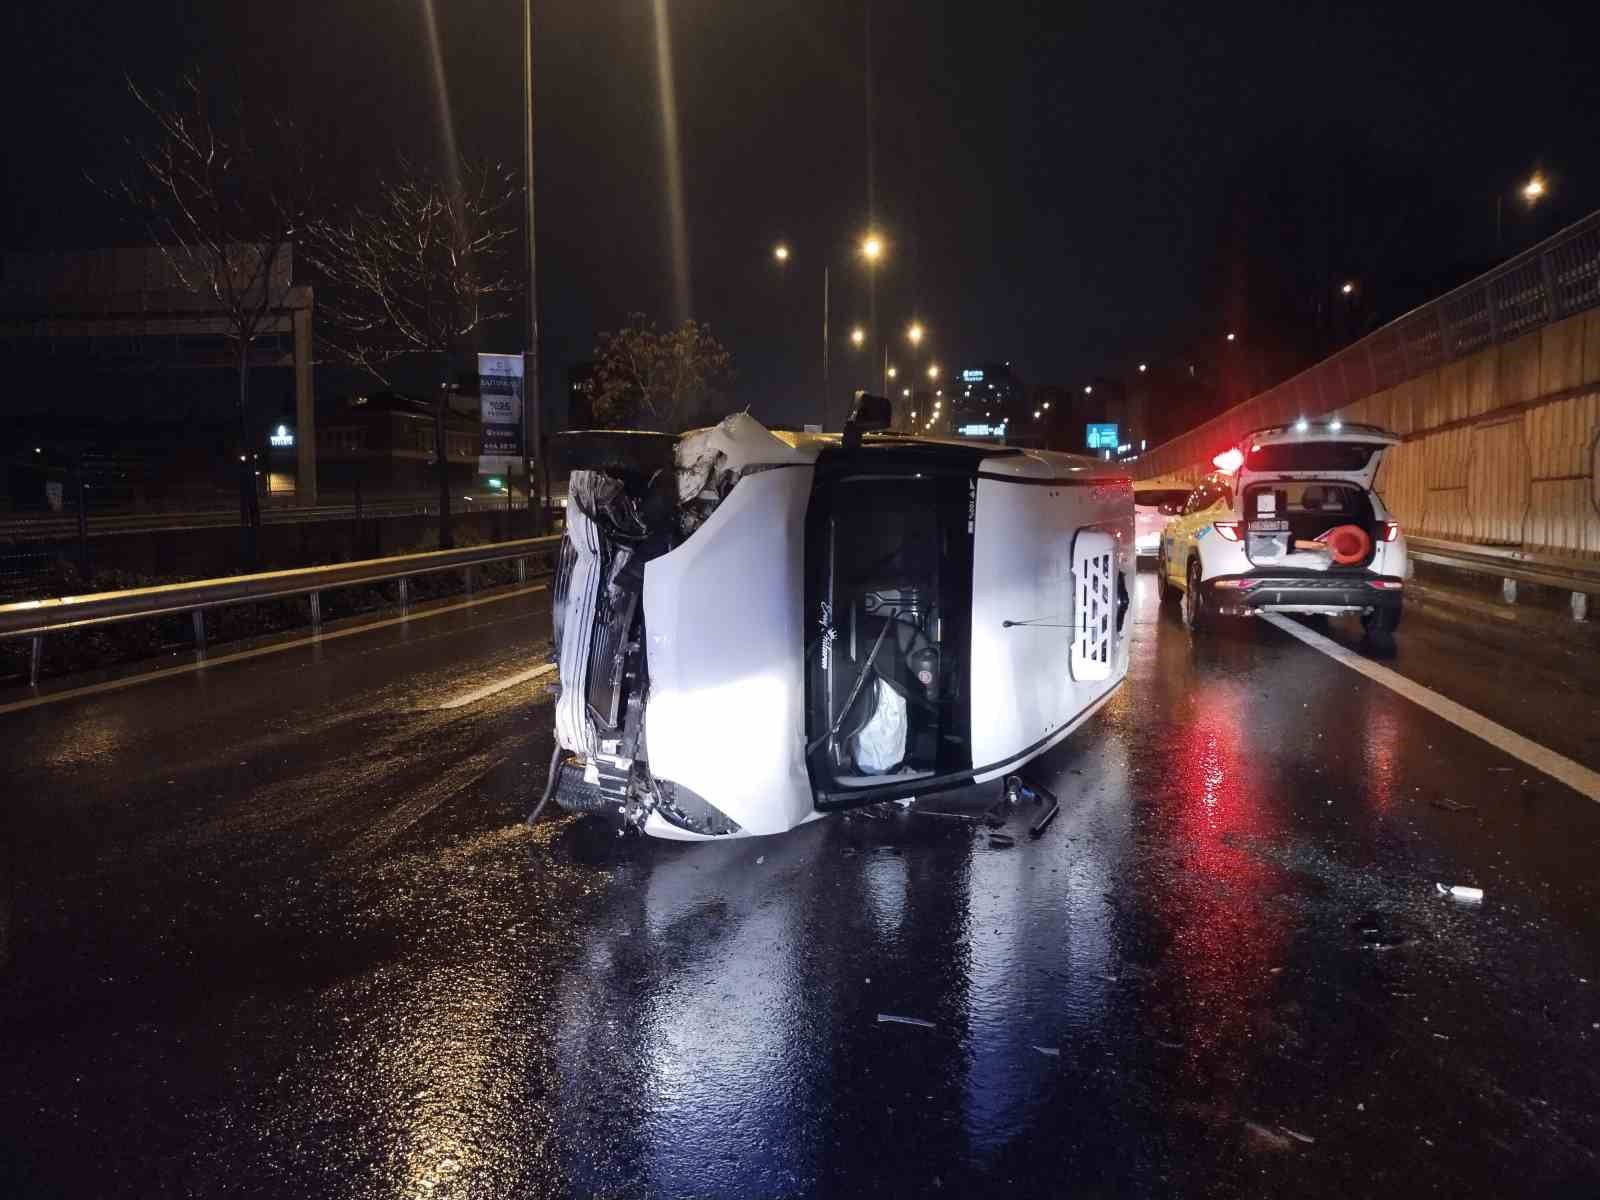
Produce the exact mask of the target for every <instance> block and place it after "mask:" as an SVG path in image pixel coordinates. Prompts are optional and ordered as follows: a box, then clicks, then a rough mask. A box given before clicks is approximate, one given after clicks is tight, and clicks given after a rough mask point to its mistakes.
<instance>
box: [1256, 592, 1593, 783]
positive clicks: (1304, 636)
mask: <svg viewBox="0 0 1600 1200" xmlns="http://www.w3.org/2000/svg"><path fill="white" fill-rule="evenodd" d="M1262 619H1263V620H1265V621H1267V622H1269V623H1270V624H1272V625H1276V626H1277V627H1278V628H1279V629H1281V630H1283V631H1284V632H1285V633H1287V634H1288V635H1289V636H1290V637H1294V638H1299V639H1300V640H1301V641H1302V642H1304V643H1305V644H1306V645H1308V646H1311V647H1313V648H1314V649H1317V650H1320V651H1322V652H1323V653H1324V654H1326V655H1327V656H1328V657H1329V658H1332V659H1334V660H1336V661H1338V662H1341V663H1343V664H1344V665H1345V666H1347V667H1349V668H1350V669H1351V670H1352V671H1355V672H1357V673H1359V674H1362V675H1365V676H1366V677H1367V678H1368V679H1370V680H1372V681H1373V682H1374V683H1381V684H1382V685H1383V686H1384V687H1386V688H1388V689H1389V690H1390V691H1394V692H1398V693H1399V694H1400V695H1402V696H1404V697H1405V698H1406V699H1407V700H1410V701H1411V702H1412V703H1413V704H1420V705H1421V706H1422V707H1423V708H1425V709H1427V710H1428V711H1429V712H1431V713H1433V714H1434V716H1436V717H1443V718H1444V719H1445V720H1446V721H1449V722H1450V724H1452V725H1454V726H1456V727H1457V728H1460V729H1465V730H1466V731H1467V732H1468V733H1471V734H1475V735H1476V736H1478V737H1480V738H1482V739H1483V740H1484V741H1486V742H1488V743H1489V744H1490V745H1491V746H1494V747H1496V748H1497V749H1500V750H1504V751H1505V752H1506V753H1507V754H1509V755H1511V757H1512V758H1516V759H1520V760H1521V761H1523V762H1525V763H1527V764H1528V766H1530V767H1532V768H1533V769H1534V770H1536V771H1542V772H1544V773H1545V774H1546V775H1548V776H1550V777H1551V778H1552V779H1558V780H1560V781H1561V782H1562V783H1564V784H1566V785H1567V786H1568V787H1569V788H1571V789H1572V790H1573V791H1575V792H1577V793H1579V794H1580V795H1584V796H1587V797H1589V799H1591V800H1594V801H1600V772H1597V771H1591V770H1590V769H1589V768H1588V767H1586V766H1584V765H1583V764H1582V763H1577V762H1573V761H1572V759H1570V758H1567V757H1566V756H1565V755H1561V754H1557V753H1556V752H1555V751H1554V750H1551V749H1548V748H1546V747H1544V746H1541V745H1540V744H1539V743H1538V742H1535V741H1530V740H1529V739H1528V738H1525V737H1523V736H1522V735H1521V734H1520V733H1513V732H1512V731H1511V730H1509V729H1507V728H1506V727H1505V726H1504V725H1500V724H1497V723H1496V722H1494V721H1491V720H1490V719H1489V718H1488V717H1486V716H1483V715H1482V714H1481V713H1476V712H1474V711H1473V710H1472V709H1470V708H1467V707H1466V706H1465V705H1461V704H1457V703H1456V702H1455V701H1454V700H1451V699H1448V698H1446V697H1444V696H1441V695H1440V694H1439V693H1438V692H1436V691H1434V690H1433V689H1432V688H1427V687H1423V686H1422V685H1421V684H1420V683H1415V682H1413V681H1412V680H1410V679H1407V678H1406V677H1405V676H1404V675H1402V674H1400V673H1399V672H1398V671H1392V670H1390V669H1389V668H1388V667H1385V666H1381V665H1379V664H1378V663H1375V662H1373V661H1372V660H1371V659H1370V658H1365V657H1363V656H1362V655H1360V654H1357V653H1356V652H1355V651H1354V650H1351V649H1349V648H1348V647H1346V646H1341V645H1340V644H1339V643H1338V642H1336V641H1334V640H1333V639H1332V638H1328V637H1324V636H1323V635H1322V634H1320V633H1317V632H1316V631H1314V630H1311V629H1307V628H1306V627H1305V626H1304V625H1301V624H1299V623H1298V622H1296V621H1291V620H1289V618H1287V617H1285V616H1281V615H1279V614H1277V613H1268V614H1267V615H1266V616H1265V617H1263V618H1262Z"/></svg>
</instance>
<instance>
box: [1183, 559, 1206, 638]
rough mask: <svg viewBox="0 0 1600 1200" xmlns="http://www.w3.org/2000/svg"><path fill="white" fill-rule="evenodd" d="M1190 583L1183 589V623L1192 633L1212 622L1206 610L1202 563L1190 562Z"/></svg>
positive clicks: (1198, 631)
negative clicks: (1201, 582)
mask: <svg viewBox="0 0 1600 1200" xmlns="http://www.w3.org/2000/svg"><path fill="white" fill-rule="evenodd" d="M1187 578H1188V583H1187V584H1186V585H1185V587H1184V589H1183V625H1184V628H1185V629H1187V630H1188V631H1189V632H1190V633H1200V632H1201V631H1203V630H1205V629H1206V628H1207V627H1208V626H1209V625H1210V624H1211V618H1210V616H1209V614H1207V612H1206V596H1205V590H1204V589H1203V588H1201V586H1200V564H1199V562H1197V561H1195V560H1193V559H1191V560H1190V562H1189V574H1188V576H1187Z"/></svg>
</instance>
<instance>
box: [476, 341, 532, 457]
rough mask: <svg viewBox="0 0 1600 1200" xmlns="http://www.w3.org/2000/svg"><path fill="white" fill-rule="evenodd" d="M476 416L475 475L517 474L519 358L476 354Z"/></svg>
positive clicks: (520, 448)
mask: <svg viewBox="0 0 1600 1200" xmlns="http://www.w3.org/2000/svg"><path fill="white" fill-rule="evenodd" d="M478 416H479V419H480V420H481V421H482V431H481V433H480V435H479V439H480V440H479V443H478V474H480V475H510V474H512V473H513V472H512V467H513V465H515V466H516V468H517V469H516V472H515V473H516V474H521V471H522V468H521V465H520V464H521V462H522V355H520V354H480V355H478Z"/></svg>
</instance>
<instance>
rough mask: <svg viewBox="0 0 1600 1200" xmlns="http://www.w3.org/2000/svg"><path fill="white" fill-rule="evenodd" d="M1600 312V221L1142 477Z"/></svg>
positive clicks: (1265, 400)
mask: <svg viewBox="0 0 1600 1200" xmlns="http://www.w3.org/2000/svg"><path fill="white" fill-rule="evenodd" d="M1595 307H1600V212H1594V213H1591V214H1590V215H1589V216H1587V217H1585V218H1584V219H1583V220H1581V221H1579V222H1577V223H1576V224H1574V225H1569V226H1568V227H1567V228H1566V229H1563V230H1562V231H1561V232H1560V233H1557V234H1555V235H1554V236H1553V237H1550V238H1547V239H1545V240H1544V241H1543V242H1541V243H1539V244H1538V245H1537V246H1534V247H1532V248H1531V249H1528V250H1525V251H1524V252H1523V253H1521V254H1519V255H1517V256H1516V257H1515V258H1510V259H1507V260H1506V261H1505V262H1503V263H1501V264H1500V265H1499V266H1498V267H1495V268H1494V269H1493V270H1492V271H1488V272H1485V273H1484V274H1482V275H1480V276H1478V277H1477V278H1476V279H1474V280H1471V281H1470V282H1468V283H1465V284H1462V285H1461V286H1460V287H1458V288H1456V289H1455V290H1454V291H1451V292H1446V293H1445V294H1444V295H1442V296H1439V297H1438V298H1436V299H1434V300H1430V301H1428V303H1426V304H1424V305H1422V306H1421V307H1419V308H1415V309H1412V310H1411V311H1410V312H1408V313H1406V314H1405V315H1404V316H1402V317H1398V318H1396V319H1395V320H1393V321H1390V322H1389V323H1388V324H1387V325H1385V326H1383V328H1381V329H1378V330H1376V331H1374V332H1373V333H1370V334H1368V335H1367V336H1366V337H1364V338H1362V339H1361V340H1360V341H1358V342H1353V343H1351V344H1350V345H1349V346H1346V347H1345V348H1344V349H1343V350H1341V351H1339V352H1338V353H1337V354H1335V355H1333V356H1332V357H1330V358H1326V359H1323V360H1322V361H1321V362H1319V363H1317V364H1316V365H1315V366H1313V367H1310V368H1308V369H1306V370H1304V371H1302V372H1300V374H1298V375H1295V376H1293V377H1292V378H1290V379H1287V380H1285V381H1284V382H1283V383H1280V384H1278V385H1277V386H1276V387H1273V388H1269V389H1268V390H1267V391H1265V392H1262V393H1260V394H1259V395H1256V396H1252V397H1251V398H1250V399H1248V400H1246V401H1244V402H1243V403H1242V404H1236V405H1234V406H1233V407H1232V408H1230V409H1228V410H1227V411H1225V412H1222V413H1220V414H1218V415H1217V416H1215V417H1212V418H1211V419H1210V420H1209V421H1206V422H1205V423H1204V424H1202V425H1198V426H1196V427H1195V428H1194V429H1191V430H1189V431H1188V432H1187V433H1182V434H1179V435H1178V436H1177V437H1175V438H1173V439H1172V440H1171V441H1167V442H1163V443H1162V444H1161V445H1159V446H1155V447H1152V448H1151V449H1150V450H1148V451H1146V452H1145V453H1143V454H1141V455H1140V456H1139V458H1138V461H1137V462H1136V463H1135V464H1134V471H1135V473H1136V474H1137V475H1138V476H1140V477H1141V478H1148V477H1150V476H1152V475H1162V474H1166V473H1168V472H1171V471H1176V470H1181V469H1183V468H1184V467H1188V466H1192V465H1194V464H1197V463H1202V464H1206V466H1207V469H1209V466H1210V462H1211V456H1212V455H1213V454H1215V453H1216V452H1217V451H1219V450H1221V449H1223V448H1224V447H1226V446H1230V445H1232V444H1234V443H1235V442H1237V441H1238V440H1239V439H1240V438H1242V437H1244V436H1245V435H1246V434H1247V433H1249V432H1250V431H1251V430H1253V429H1260V428H1262V427H1264V426H1267V425H1278V424H1283V423H1285V422H1288V421H1293V420H1295V419H1296V418H1298V417H1317V416H1322V415H1323V414H1324V413H1329V412H1332V411H1334V410H1335V409H1339V408H1344V407H1345V406H1347V405H1350V404H1354V403H1355V402H1356V401H1357V400H1360V399H1362V398H1363V397H1366V396H1371V395H1376V394H1377V393H1379V392H1383V391H1387V390H1388V389H1389V388H1392V387H1394V386H1395V385H1396V384H1399V383H1403V382H1405V381H1406V380H1407V379H1411V378H1413V377H1415V376H1418V375H1421V374H1423V373H1424V372H1427V371H1431V370H1433V369H1434V368H1435V367H1439V366H1442V365H1444V364H1445V363H1448V362H1454V361H1455V360H1457V359H1460V358H1465V357H1466V356H1467V355H1469V354H1474V353H1476V352H1477V351H1479V350H1482V349H1483V348H1484V347H1485V346H1489V345H1493V344H1495V343H1497V342H1506V341H1510V340H1512V339H1513V338H1518V337H1521V336H1522V335H1524V334H1526V333H1530V332H1532V331H1533V330H1535V329H1539V328H1541V327H1543V326H1545V325H1549V324H1552V323H1554V322H1556V321H1559V320H1563V319H1564V318H1566V317H1570V316H1572V315H1573V314H1575V313H1580V312H1583V311H1585V310H1586V309H1590V308H1595Z"/></svg>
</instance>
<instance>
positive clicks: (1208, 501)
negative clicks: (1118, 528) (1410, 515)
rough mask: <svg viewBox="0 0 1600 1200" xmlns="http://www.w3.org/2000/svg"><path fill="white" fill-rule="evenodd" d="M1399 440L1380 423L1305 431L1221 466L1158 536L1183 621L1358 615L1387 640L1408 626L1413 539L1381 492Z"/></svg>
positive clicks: (1264, 443) (1166, 580)
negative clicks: (1404, 618) (1390, 452)
mask: <svg viewBox="0 0 1600 1200" xmlns="http://www.w3.org/2000/svg"><path fill="white" fill-rule="evenodd" d="M1399 441H1400V439H1399V437H1397V436H1396V435H1395V434H1393V433H1390V432H1389V431H1388V430H1384V429H1379V428H1378V427H1376V426H1374V425H1355V424H1351V423H1349V422H1341V421H1338V420H1330V421H1319V422H1309V421H1304V420H1301V421H1296V422H1294V423H1293V424H1292V425H1275V426H1272V427H1270V428H1267V429H1258V430H1256V431H1255V432H1254V433H1251V434H1249V435H1247V436H1246V437H1245V438H1244V440H1243V441H1241V442H1240V443H1239V445H1238V446H1237V447H1234V448H1232V449H1229V450H1226V451H1224V452H1223V453H1221V454H1219V455H1217V456H1216V458H1215V459H1213V460H1212V461H1213V462H1214V463H1215V464H1216V466H1217V470H1216V471H1215V472H1213V473H1212V474H1210V475H1208V476H1206V477H1205V478H1204V479H1202V480H1201V481H1200V484H1199V486H1197V487H1196V488H1195V489H1194V491H1192V492H1191V493H1190V494H1189V498H1188V500H1187V501H1186V502H1185V503H1184V506H1183V511H1182V513H1180V514H1179V515H1178V516H1177V517H1176V518H1174V519H1173V521H1172V522H1171V523H1170V524H1168V526H1167V527H1166V529H1165V531H1164V532H1163V534H1162V538H1161V548H1160V552H1159V559H1160V562H1159V565H1158V568H1157V580H1158V587H1159V588H1160V592H1161V598H1162V600H1163V601H1166V600H1168V599H1170V598H1173V597H1174V596H1176V595H1177V594H1179V593H1182V596H1183V622H1184V624H1185V625H1187V626H1188V627H1189V628H1190V629H1191V630H1200V629H1203V628H1205V626H1206V624H1207V623H1208V622H1209V620H1210V618H1211V617H1212V616H1256V615H1259V614H1261V613H1268V612H1291V613H1316V614H1322V615H1328V616H1333V615H1338V614H1354V615H1357V616H1359V617H1360V618H1361V623H1362V625H1363V626H1364V627H1365V629H1366V631H1367V634H1368V636H1369V637H1370V638H1371V639H1373V640H1374V641H1375V642H1379V643H1384V642H1387V641H1388V640H1389V638H1390V636H1391V635H1392V634H1393V633H1394V631H1395V629H1396V628H1397V627H1398V626H1399V624H1400V607H1401V598H1402V595H1403V589H1404V586H1405V584H1404V581H1405V576H1406V540H1405V538H1404V536H1402V534H1401V532H1400V525H1399V523H1398V522H1396V521H1394V520H1393V519H1391V518H1390V516H1389V512H1388V510H1387V509H1386V508H1385V507H1384V504H1383V500H1382V499H1381V498H1380V497H1379V496H1378V494H1377V493H1376V492H1374V491H1373V490H1372V482H1373V479H1374V477H1375V476H1376V475H1377V473H1378V465H1379V463H1380V462H1381V461H1382V458H1383V452H1384V451H1385V450H1386V449H1387V448H1388V447H1390V446H1393V445H1396V444H1397V443H1398V442H1399Z"/></svg>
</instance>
